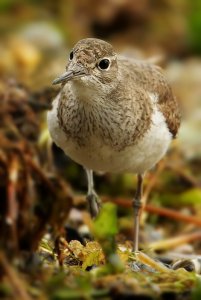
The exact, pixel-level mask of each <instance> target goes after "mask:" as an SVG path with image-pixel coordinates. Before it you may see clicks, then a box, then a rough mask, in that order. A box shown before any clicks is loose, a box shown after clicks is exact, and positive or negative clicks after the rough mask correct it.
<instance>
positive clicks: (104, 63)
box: [98, 58, 110, 70]
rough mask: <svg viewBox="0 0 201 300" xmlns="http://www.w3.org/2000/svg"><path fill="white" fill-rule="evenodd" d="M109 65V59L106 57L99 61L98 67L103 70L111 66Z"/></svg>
mask: <svg viewBox="0 0 201 300" xmlns="http://www.w3.org/2000/svg"><path fill="white" fill-rule="evenodd" d="M109 65H110V61H109V59H107V58H104V59H102V60H101V61H100V62H99V64H98V67H99V69H101V70H106V69H107V68H108V67H109Z"/></svg>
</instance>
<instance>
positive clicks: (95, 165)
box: [47, 96, 172, 173]
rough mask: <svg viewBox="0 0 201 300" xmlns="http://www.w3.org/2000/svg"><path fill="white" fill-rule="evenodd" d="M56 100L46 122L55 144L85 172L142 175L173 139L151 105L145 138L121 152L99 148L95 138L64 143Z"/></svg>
mask: <svg viewBox="0 0 201 300" xmlns="http://www.w3.org/2000/svg"><path fill="white" fill-rule="evenodd" d="M58 98H59V96H58V97H57V98H56V99H55V101H54V102H53V109H52V110H51V111H49V112H48V115H47V122H48V127H49V131H50V134H51V136H52V139H53V140H54V142H55V143H56V144H57V145H58V146H59V147H60V148H61V149H63V151H64V152H65V153H66V154H67V155H68V156H69V157H70V158H71V159H73V160H74V161H76V162H77V163H79V164H81V165H83V166H84V167H86V168H88V169H92V170H94V171H103V172H115V173H117V172H134V173H144V172H145V171H146V170H149V169H150V168H152V167H153V166H154V165H155V164H156V163H157V162H158V161H159V160H160V159H161V158H162V157H163V156H164V154H165V153H166V151H167V149H168V147H169V144H170V142H171V139H172V136H171V133H170V132H169V130H168V128H167V125H166V122H165V119H164V116H163V114H162V113H161V112H160V111H159V110H158V109H157V106H156V105H154V111H153V114H152V123H151V127H150V129H149V130H148V132H147V133H146V134H145V136H144V137H143V138H142V139H141V140H140V141H139V142H138V143H137V144H135V145H132V146H128V147H126V148H125V149H124V150H122V151H115V150H114V149H113V148H112V147H109V146H106V145H102V141H101V140H100V139H99V137H98V136H93V137H91V138H90V139H89V141H88V143H87V146H85V147H79V146H78V145H77V144H76V143H74V142H73V141H72V140H67V138H66V135H65V133H64V132H63V130H62V129H61V128H60V127H59V124H58V119H57V105H58Z"/></svg>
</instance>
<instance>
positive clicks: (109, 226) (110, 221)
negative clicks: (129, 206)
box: [93, 203, 118, 240]
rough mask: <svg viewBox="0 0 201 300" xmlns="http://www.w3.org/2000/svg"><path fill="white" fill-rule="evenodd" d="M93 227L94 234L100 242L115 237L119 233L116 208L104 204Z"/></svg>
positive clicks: (112, 205)
mask: <svg viewBox="0 0 201 300" xmlns="http://www.w3.org/2000/svg"><path fill="white" fill-rule="evenodd" d="M93 225H94V226H93V233H94V236H95V237H96V238H97V239H98V240H100V239H107V238H111V237H114V236H115V235H116V234H117V233H118V225H117V208H116V206H115V205H114V204H112V203H105V204H103V206H102V208H101V211H100V214H99V215H98V217H97V218H96V219H95V221H94V224H93Z"/></svg>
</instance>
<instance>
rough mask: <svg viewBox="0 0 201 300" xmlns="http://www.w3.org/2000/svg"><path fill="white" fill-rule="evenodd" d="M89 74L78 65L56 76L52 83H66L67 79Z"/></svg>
mask: <svg viewBox="0 0 201 300" xmlns="http://www.w3.org/2000/svg"><path fill="white" fill-rule="evenodd" d="M85 75H87V72H86V70H85V69H84V68H83V67H76V68H73V69H72V70H69V71H67V72H65V73H64V74H62V75H61V76H59V77H58V78H56V79H55V80H54V81H53V82H52V84H59V83H66V82H67V81H70V80H72V79H74V78H75V77H81V76H85Z"/></svg>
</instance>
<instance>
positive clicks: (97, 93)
mask: <svg viewBox="0 0 201 300" xmlns="http://www.w3.org/2000/svg"><path fill="white" fill-rule="evenodd" d="M70 88H71V91H72V93H73V96H74V99H77V100H78V101H83V102H87V103H90V102H92V101H93V102H94V101H98V99H99V98H102V97H103V96H104V94H103V91H102V90H101V89H100V88H99V87H96V86H91V85H87V84H86V83H85V82H82V81H72V82H71V83H70Z"/></svg>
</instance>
